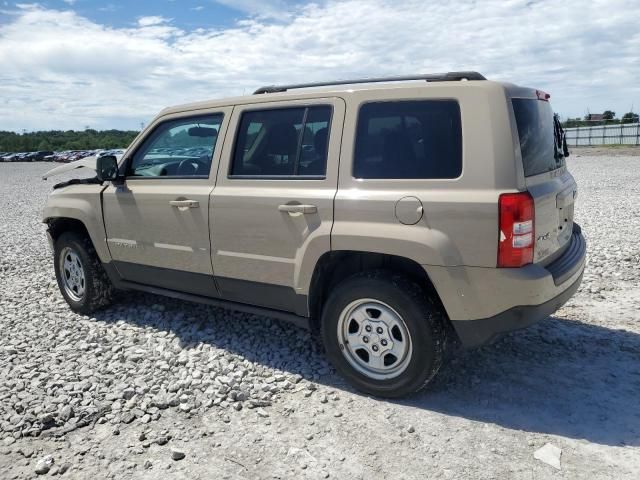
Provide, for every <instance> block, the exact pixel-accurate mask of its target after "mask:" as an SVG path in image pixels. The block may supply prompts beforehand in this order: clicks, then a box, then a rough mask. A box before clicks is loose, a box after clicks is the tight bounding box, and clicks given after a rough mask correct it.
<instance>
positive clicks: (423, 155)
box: [353, 100, 462, 179]
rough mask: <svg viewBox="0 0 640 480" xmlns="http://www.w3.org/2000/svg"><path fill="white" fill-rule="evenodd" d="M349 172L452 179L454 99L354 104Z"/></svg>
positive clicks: (456, 157)
mask: <svg viewBox="0 0 640 480" xmlns="http://www.w3.org/2000/svg"><path fill="white" fill-rule="evenodd" d="M354 157H355V158H354V166H353V176H354V177H356V178H371V179H387V178H390V179H402V178H420V179H431V178H457V177H459V176H460V173H461V172H462V128H461V122H460V107H459V105H458V102H456V101H455V100H420V101H400V102H379V103H367V104H364V105H363V106H362V107H361V108H360V113H359V117H358V128H357V134H356V145H355V154H354Z"/></svg>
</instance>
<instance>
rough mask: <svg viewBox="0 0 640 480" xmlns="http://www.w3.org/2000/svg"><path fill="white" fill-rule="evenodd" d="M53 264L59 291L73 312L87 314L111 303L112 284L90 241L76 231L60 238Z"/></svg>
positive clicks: (66, 233)
mask: <svg viewBox="0 0 640 480" xmlns="http://www.w3.org/2000/svg"><path fill="white" fill-rule="evenodd" d="M54 265H55V271H56V280H57V281H58V287H59V288H60V292H61V293H62V296H63V297H64V299H65V300H66V301H67V303H68V304H69V306H70V307H71V309H72V310H73V311H75V312H78V313H83V314H88V313H91V312H93V311H95V310H97V309H99V308H102V307H105V306H107V305H109V304H110V303H111V301H112V298H113V292H114V289H113V285H112V284H111V281H110V280H109V278H108V277H107V274H106V272H105V271H104V268H103V267H102V264H101V263H100V259H99V258H98V255H97V254H96V251H95V249H94V248H93V244H92V243H91V240H90V239H89V238H87V237H86V236H84V235H81V234H78V233H75V232H65V233H63V234H62V235H60V237H58V239H57V240H56V242H55V247H54Z"/></svg>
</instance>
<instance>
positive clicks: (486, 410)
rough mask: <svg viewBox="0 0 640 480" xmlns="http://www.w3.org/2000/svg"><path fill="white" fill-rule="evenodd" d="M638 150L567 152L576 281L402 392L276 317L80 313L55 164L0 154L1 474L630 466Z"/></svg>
mask: <svg viewBox="0 0 640 480" xmlns="http://www.w3.org/2000/svg"><path fill="white" fill-rule="evenodd" d="M639 162H640V159H639V158H638V157H634V156H615V157H614V156H609V157H604V156H599V157H595V156H585V155H584V153H583V154H581V156H579V157H575V156H574V157H571V159H570V161H569V167H570V169H571V170H572V172H573V173H574V175H575V176H576V178H577V181H578V183H579V198H578V204H577V221H578V222H579V223H581V224H582V227H583V229H584V231H585V233H586V236H587V239H588V242H589V263H588V267H587V270H586V273H585V277H584V281H583V284H582V287H581V289H580V291H579V292H578V294H577V295H576V296H575V297H574V298H573V299H572V300H571V301H570V302H569V303H568V304H567V305H566V306H565V307H564V308H563V309H562V310H560V311H559V312H557V314H556V315H555V316H554V317H552V318H550V319H548V320H545V321H544V322H541V323H540V324H538V325H536V326H534V327H532V328H530V329H528V330H526V331H523V332H517V333H514V334H512V335H509V336H507V337H506V338H504V339H503V340H501V341H500V342H498V343H497V344H494V345H492V346H488V347H484V348H482V349H480V350H477V351H474V352H468V353H464V354H461V355H460V356H458V357H457V358H456V359H455V360H454V361H452V362H451V363H450V364H448V365H447V366H446V367H445V368H444V369H443V371H442V372H441V375H440V376H439V377H438V379H437V380H436V382H435V383H434V384H433V385H432V386H431V387H430V388H428V389H427V390H426V391H423V392H421V393H420V394H418V395H415V396H413V397H410V398H407V399H405V400H402V401H381V400H377V399H373V398H369V397H366V396H362V395H360V394H358V393H356V392H354V391H353V390H352V389H351V388H350V387H349V386H347V385H345V384H344V382H343V381H342V379H341V378H340V377H338V376H337V375H336V374H335V373H334V372H333V370H332V369H331V368H330V367H329V365H328V364H327V363H326V362H325V359H324V357H323V354H322V348H321V347H320V345H319V343H318V342H317V341H316V340H315V339H313V338H311V337H310V335H309V333H308V332H306V331H304V330H301V329H298V328H296V327H293V326H291V325H288V324H284V323H280V322H277V321H274V320H269V319H265V318H260V317H254V316H250V315H244V314H239V313H234V312H230V311H226V310H221V309H216V308H212V307H208V306H202V305H195V304H189V303H184V302H180V301H176V300H171V299H166V298H161V297H156V296H152V295H144V294H138V293H125V294H122V295H121V297H120V301H119V303H118V304H117V305H114V306H113V307H111V308H109V309H107V310H105V311H103V312H100V313H99V314H97V315H95V316H94V317H91V318H89V317H83V316H79V315H76V314H73V313H71V312H70V310H69V309H68V308H67V306H66V304H65V303H64V301H63V300H62V297H61V295H60V294H59V292H58V289H57V285H56V282H55V278H54V273H53V267H52V261H51V254H50V252H49V250H48V246H47V242H46V240H45V237H44V227H43V226H42V225H41V224H40V223H39V215H40V211H41V208H42V206H43V204H44V202H45V199H46V196H47V194H48V193H49V191H50V190H51V185H52V183H54V182H53V181H49V182H43V181H41V180H40V179H39V177H40V175H41V174H42V173H43V172H44V171H46V170H48V169H49V168H51V165H49V164H0V242H1V244H2V246H3V248H2V251H1V252H0V277H1V279H2V281H1V282H0V326H1V327H2V334H1V337H0V338H1V339H2V343H1V344H0V378H1V379H2V382H1V383H0V454H1V455H0V478H2V479H12V478H33V477H36V476H37V475H38V474H40V475H54V474H55V475H63V477H64V478H149V479H157V478H178V479H180V478H203V479H205V478H223V479H240V478H249V479H253V478H339V479H354V478H361V479H382V478H426V477H428V478H453V479H460V478H472V479H484V478H487V479H488V478H510V479H512V478H513V479H527V480H529V479H532V478H544V479H549V478H571V479H573V478H584V479H589V480H592V479H599V478H603V479H604V478H606V479H609V478H616V479H625V478H628V479H637V478H639V477H640V401H639V398H640V313H639V307H640V265H639V264H640V247H639V245H640V241H639V238H640V214H639V211H638V206H639V205H640V186H639V185H640V173H639V172H640V168H639V167H640V163H639ZM547 444H549V445H547ZM545 446H546V447H545ZM542 447H545V448H543V449H542V450H539V449H540V448H542ZM554 447H557V448H554ZM545 454H546V455H545ZM558 457H559V458H558ZM540 458H541V459H543V460H540ZM554 463H555V467H554V466H552V465H550V464H554ZM556 467H559V468H556Z"/></svg>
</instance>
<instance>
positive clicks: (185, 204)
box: [169, 200, 200, 208]
mask: <svg viewBox="0 0 640 480" xmlns="http://www.w3.org/2000/svg"><path fill="white" fill-rule="evenodd" d="M169 205H171V206H172V207H178V208H198V207H199V206H200V202H199V201H197V200H171V201H170V202H169Z"/></svg>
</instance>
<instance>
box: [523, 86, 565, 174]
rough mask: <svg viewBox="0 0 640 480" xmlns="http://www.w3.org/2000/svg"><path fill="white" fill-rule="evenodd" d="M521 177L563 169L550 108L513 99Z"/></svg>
mask: <svg viewBox="0 0 640 480" xmlns="http://www.w3.org/2000/svg"><path fill="white" fill-rule="evenodd" d="M511 103H512V104H513V112H514V114H515V117H516V124H517V125H518V137H519V138H520V151H521V153H522V164H523V167H524V175H525V177H531V176H533V175H538V174H540V173H544V172H550V171H551V170H555V169H556V168H559V167H561V166H563V165H564V156H563V154H562V149H561V148H558V145H557V143H558V142H557V141H556V135H555V128H556V125H555V123H554V117H553V111H552V110H551V104H549V102H545V101H542V100H536V99H530V98H513V99H511Z"/></svg>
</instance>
